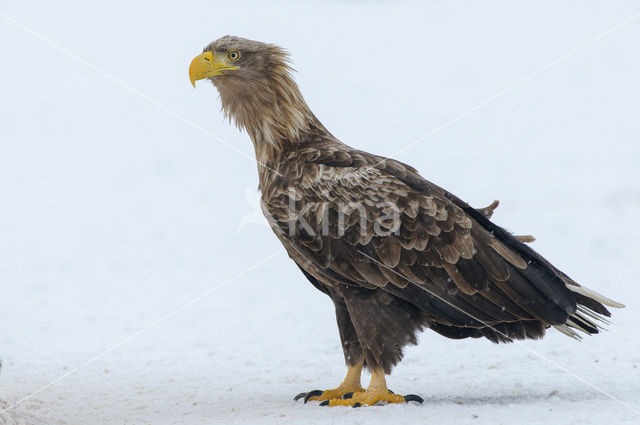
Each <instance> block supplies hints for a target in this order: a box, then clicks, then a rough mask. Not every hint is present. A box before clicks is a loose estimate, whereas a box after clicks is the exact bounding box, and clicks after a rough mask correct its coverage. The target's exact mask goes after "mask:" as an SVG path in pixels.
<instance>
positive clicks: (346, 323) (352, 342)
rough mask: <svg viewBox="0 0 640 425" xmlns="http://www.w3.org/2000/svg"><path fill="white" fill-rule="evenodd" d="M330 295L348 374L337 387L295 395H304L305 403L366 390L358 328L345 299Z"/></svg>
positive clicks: (300, 396)
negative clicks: (352, 319) (352, 320)
mask: <svg viewBox="0 0 640 425" xmlns="http://www.w3.org/2000/svg"><path fill="white" fill-rule="evenodd" d="M329 296H330V297H331V299H332V300H333V302H334V304H335V307H336V319H337V321H338V331H339V332H340V340H341V341H342V350H343V351H344V359H345V362H346V363H347V376H346V377H345V378H344V381H342V383H341V384H340V385H338V387H337V388H333V389H330V390H324V391H322V390H313V391H309V392H308V393H300V394H298V395H297V396H295V398H294V400H299V399H301V398H303V397H304V402H305V403H306V402H307V401H309V400H315V401H322V400H331V399H333V398H342V396H343V395H345V394H348V393H356V392H361V391H364V388H362V385H361V384H360V375H361V374H362V367H363V366H364V354H363V352H362V348H361V347H360V343H359V342H358V337H357V335H356V330H355V329H354V327H353V324H352V323H351V319H350V317H349V312H348V311H347V306H346V305H345V303H344V301H343V300H342V299H340V297H338V296H337V295H336V294H334V293H330V294H329Z"/></svg>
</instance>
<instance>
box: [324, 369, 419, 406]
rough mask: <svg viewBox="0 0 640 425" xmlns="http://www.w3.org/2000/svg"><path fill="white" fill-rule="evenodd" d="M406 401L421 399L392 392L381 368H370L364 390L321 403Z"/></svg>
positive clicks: (346, 403) (361, 404)
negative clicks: (369, 374)
mask: <svg viewBox="0 0 640 425" xmlns="http://www.w3.org/2000/svg"><path fill="white" fill-rule="evenodd" d="M407 401H419V402H422V399H421V398H420V397H418V396H406V398H405V397H404V396H401V395H399V394H394V393H392V392H391V391H389V389H388V388H387V382H386V379H385V377H384V370H383V369H372V370H371V383H370V384H369V387H368V388H367V389H366V391H360V392H356V393H353V395H351V397H350V398H347V399H342V398H334V399H331V400H327V401H325V402H324V403H321V405H324V406H353V407H360V406H373V405H374V404H376V403H384V404H386V403H406V402H407Z"/></svg>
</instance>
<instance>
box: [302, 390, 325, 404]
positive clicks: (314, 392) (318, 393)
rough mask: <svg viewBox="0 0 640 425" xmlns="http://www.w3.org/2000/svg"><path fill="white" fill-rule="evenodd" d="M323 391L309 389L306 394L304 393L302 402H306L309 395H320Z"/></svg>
mask: <svg viewBox="0 0 640 425" xmlns="http://www.w3.org/2000/svg"><path fill="white" fill-rule="evenodd" d="M323 392H324V391H322V390H313V391H309V392H308V393H307V395H306V396H304V404H307V401H309V399H310V398H311V397H315V396H317V395H322V393H323Z"/></svg>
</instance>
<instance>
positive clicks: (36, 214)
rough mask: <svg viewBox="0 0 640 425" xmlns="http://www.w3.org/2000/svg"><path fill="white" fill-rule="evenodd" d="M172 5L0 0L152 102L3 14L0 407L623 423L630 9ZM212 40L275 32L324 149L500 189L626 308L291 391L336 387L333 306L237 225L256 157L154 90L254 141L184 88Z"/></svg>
mask: <svg viewBox="0 0 640 425" xmlns="http://www.w3.org/2000/svg"><path fill="white" fill-rule="evenodd" d="M171 3H173V4H172V5H170V4H171ZM171 3H170V2H158V1H153V2H152V1H148V2H141V3H135V4H134V3H132V2H124V1H114V2H97V1H92V2H80V1H77V2H66V4H57V2H56V4H55V6H54V3H53V2H45V1H42V2H33V1H23V2H11V3H9V2H2V3H0V4H1V7H0V12H1V13H2V14H6V15H7V16H8V17H10V18H12V19H15V20H17V21H18V22H19V23H21V24H23V25H24V26H26V27H28V28H29V29H31V30H32V31H35V32H37V33H39V34H40V35H42V36H43V37H45V38H47V39H49V40H51V41H52V42H54V43H57V44H58V45H59V46H61V47H62V48H64V49H66V50H68V51H69V52H71V53H73V54H75V55H77V56H78V57H79V58H81V59H83V60H84V61H86V62H88V63H89V64H92V65H94V66H95V67H97V68H98V69H99V70H101V71H102V72H104V73H106V74H108V75H110V76H113V77H114V78H115V79H118V80H120V81H122V82H123V83H125V84H126V85H129V86H130V87H132V88H134V89H135V90H138V91H139V92H140V93H141V94H144V95H145V96H148V99H145V98H143V97H141V96H140V95H138V94H135V93H133V92H132V91H131V90H128V89H126V88H124V87H123V86H122V85H119V84H117V83H116V82H115V81H113V80H112V79H109V78H107V77H106V76H105V75H104V74H101V73H100V72H97V71H96V70H95V69H92V68H91V67H90V66H88V65H87V64H86V63H82V62H80V61H78V60H76V59H74V58H72V57H70V56H69V55H67V54H65V53H63V52H62V51H61V50H59V49H56V48H53V47H52V45H51V44H48V43H47V42H45V41H43V40H42V39H40V38H38V37H37V36H36V35H34V34H33V33H31V32H29V31H28V30H26V29H25V28H21V27H20V26H18V25H17V24H16V23H14V22H11V21H10V20H9V19H8V18H7V16H0V40H2V42H1V48H2V66H0V94H1V96H2V101H1V102H0V132H1V133H0V358H2V361H3V363H4V366H3V369H2V372H1V374H0V404H1V405H2V406H3V407H4V408H7V407H9V406H13V407H11V408H9V409H5V410H0V424H2V425H6V424H11V425H13V424H124V423H131V424H138V423H141V424H154V425H157V424H174V423H175V424H182V423H184V424H199V423H203V424H205V423H206V424H211V423H224V424H228V423H238V424H241V423H258V424H272V423H290V424H325V423H326V424H328V423H333V424H341V423H345V424H364V423H367V424H390V423H394V424H395V423H409V424H415V423H433V424H465V423H468V424H500V423H504V424H513V423H518V424H525V423H526V424H543V423H544V424H549V423H552V424H565V423H566V424H568V423H580V424H599V425H600V424H620V423H628V424H637V423H640V414H638V410H640V339H639V333H638V328H637V326H638V323H639V320H640V315H639V313H638V306H639V304H640V289H639V288H640V278H639V275H640V260H639V258H640V249H639V245H638V242H639V241H640V230H639V229H640V226H639V225H638V223H639V221H640V220H639V219H640V165H639V164H640V120H639V119H638V116H639V115H638V114H639V111H640V84H639V83H638V75H640V59H639V57H638V48H637V47H638V46H637V45H638V39H640V18H638V19H637V20H634V21H632V22H628V23H626V24H625V25H623V26H621V27H617V28H615V27H616V25H618V24H620V23H623V22H625V21H626V20H628V19H629V18H631V17H632V16H634V14H636V13H638V12H639V11H640V6H639V5H638V3H637V2H633V1H611V2H577V1H564V2H557V1H549V2H540V1H535V2H533V1H532V2H510V1H503V2H474V1H467V2H455V4H453V2H445V1H438V2H430V3H429V4H428V5H422V3H398V2H382V1H378V2H355V1H352V2H322V3H317V4H310V3H305V2H296V3H295V4H287V3H275V4H273V3H270V4H269V5H268V6H267V5H266V2H265V3H264V4H263V3H262V2H257V1H255V2H246V3H242V2H236V1H234V2H231V1H230V2H215V1H201V2H198V3H191V2H171ZM178 3H180V5H178ZM612 28H615V29H614V30H613V31H611V32H610V33H607V34H605V35H604V36H603V37H602V38H600V39H598V40H596V41H594V42H593V43H591V44H589V45H587V46H585V47H584V49H582V50H580V51H578V52H576V53H575V54H573V55H571V56H570V57H566V58H565V59H563V60H562V61H560V62H558V63H555V64H553V65H552V66H550V67H548V68H546V69H545V70H544V71H543V72H541V73H539V74H536V75H534V76H533V77H532V78H530V79H528V80H527V81H526V82H524V83H523V84H521V85H518V86H517V87H513V88H512V89H511V90H509V91H508V92H506V93H504V94H503V95H501V96H500V97H498V98H496V99H494V100H493V101H491V102H489V103H487V104H486V105H484V106H482V107H481V108H479V109H477V110H475V111H473V112H472V113H470V114H468V115H466V116H464V117H463V118H461V119H459V120H457V121H456V122H454V123H452V124H451V125H449V126H448V127H446V128H444V129H442V131H439V132H437V133H435V134H433V135H431V136H430V137H428V138H426V139H425V140H423V141H421V142H420V143H418V144H416V145H415V146H413V147H411V148H410V149H407V150H405V151H403V152H401V153H398V154H396V153H397V152H398V151H399V150H400V149H402V148H403V147H405V146H406V145H408V144H410V143H412V142H414V141H415V140H417V139H418V138H420V137H422V136H424V135H426V134H428V133H430V132H432V131H433V130H434V129H437V128H439V127H441V126H442V125H443V124H445V123H447V122H449V121H450V120H452V119H455V118H456V117H458V116H460V115H461V114H463V113H465V112H467V111H469V110H471V109H472V108H474V107H475V106H477V105H479V104H481V103H482V102H484V101H485V100H487V99H490V98H492V97H493V96H494V95H496V94H498V93H500V92H502V91H503V90H504V89H506V88H508V87H510V86H512V85H513V84H515V83H518V82H519V81H521V80H523V79H525V78H527V77H528V76H530V75H532V74H533V73H535V72H536V71H538V70H541V69H542V68H544V67H546V66H547V65H549V64H552V63H553V62H554V61H555V60H557V59H558V58H561V57H563V55H565V54H567V53H569V52H572V51H573V50H574V49H577V48H578V47H580V46H583V45H584V44H585V43H587V42H588V41H589V40H592V39H594V38H596V37H598V36H599V35H601V34H603V33H605V32H606V31H608V30H610V29H612ZM224 34H235V35H240V36H245V37H248V38H254V39H259V40H264V41H270V42H276V43H278V44H280V45H282V46H285V47H287V48H288V49H290V51H291V53H292V55H293V60H294V62H295V67H296V68H297V70H298V75H297V80H298V81H299V84H300V86H301V88H302V91H303V93H304V95H305V97H306V99H307V101H308V103H309V104H310V105H311V106H312V108H313V110H314V111H315V113H316V115H317V116H318V117H320V119H321V120H323V122H324V123H325V125H326V126H327V127H328V128H329V129H331V130H332V131H333V132H334V134H335V135H336V136H338V137H339V138H341V139H342V140H343V141H344V142H346V143H349V144H351V145H354V146H357V147H359V148H362V149H366V150H369V151H372V152H375V153H378V154H383V155H393V156H394V157H396V158H398V159H400V160H402V161H406V162H409V163H411V164H412V165H414V166H416V167H417V168H418V169H419V170H421V172H422V174H423V175H424V176H425V177H427V178H429V179H430V180H432V181H434V182H436V183H438V184H440V185H442V186H444V187H446V188H448V189H449V190H451V191H452V192H454V193H456V194H457V195H458V196H460V197H462V198H463V199H466V200H467V201H469V202H470V203H471V204H472V205H477V206H484V205H486V204H488V203H490V202H491V201H492V200H493V199H500V200H501V202H502V205H501V207H500V208H499V209H498V211H497V213H496V215H495V217H494V218H495V220H496V221H497V222H498V223H499V224H501V225H503V226H505V227H507V228H509V229H511V230H513V231H514V232H516V233H531V234H533V235H535V236H536V237H537V238H538V241H537V242H535V244H534V247H535V248H536V249H537V250H539V251H540V252H542V253H543V254H544V255H545V256H546V257H548V258H549V259H550V260H552V261H553V262H554V263H555V264H557V265H558V266H559V267H560V268H561V269H563V270H565V271H566V272H568V273H569V274H570V275H571V276H572V277H574V278H575V279H576V280H577V281H579V282H581V283H583V284H585V285H586V286H588V287H590V288H592V289H595V290H597V291H599V292H602V293H604V294H606V295H608V296H610V297H611V298H614V299H616V300H619V301H622V302H624V303H625V304H626V305H627V308H626V309H624V310H621V311H615V312H614V313H615V317H614V323H613V325H612V326H611V327H610V332H607V333H603V334H601V335H597V336H594V337H591V338H587V339H585V341H583V342H582V343H578V342H576V341H573V340H571V339H569V338H566V337H564V336H563V335H560V334H559V333H557V332H553V331H552V332H550V333H549V335H548V337H547V338H545V339H544V340H542V341H530V342H526V343H524V344H519V345H517V344H513V345H501V346H497V345H493V344H491V343H489V342H488V341H484V340H467V341H452V340H447V339H445V338H442V337H440V336H438V335H435V334H433V333H425V334H423V335H422V336H421V341H420V345H419V346H417V347H411V348H409V349H408V350H407V352H406V358H405V360H404V361H403V362H402V363H401V365H400V366H399V367H397V368H396V369H395V370H394V373H393V374H392V376H391V377H390V378H389V379H388V382H389V386H390V388H392V389H393V390H395V391H396V392H400V393H404V394H407V393H416V394H420V395H422V396H423V397H424V398H425V403H424V404H423V405H421V406H416V405H402V406H386V407H373V408H362V409H351V408H333V409H329V408H321V407H318V406H317V404H308V405H303V404H301V403H295V402H293V400H292V397H293V396H294V395H295V394H296V393H298V392H300V391H305V390H311V389H316V388H319V389H322V388H329V387H333V386H335V385H336V384H338V383H339V382H340V381H341V380H342V378H343V374H344V367H343V359H342V353H341V350H340V345H339V340H338V333H337V329H336V326H335V320H334V316H333V314H334V313H333V309H332V305H331V303H330V301H329V300H328V298H326V297H325V296H324V295H322V294H320V293H319V292H318V291H316V290H315V289H314V288H313V287H312V286H311V285H310V284H308V283H307V282H306V281H305V279H304V278H303V276H302V275H301V274H300V272H299V271H297V270H296V267H294V266H293V264H292V263H291V262H290V261H289V260H288V259H287V258H286V255H284V254H283V253H282V252H281V248H280V246H279V244H278V242H277V241H276V239H275V237H274V236H273V235H272V234H271V231H270V230H269V229H268V228H267V226H266V225H265V223H264V221H263V220H262V219H258V218H257V216H256V215H255V199H256V197H257V194H256V191H255V187H256V185H257V177H256V167H255V164H254V163H253V162H252V161H251V160H250V159H248V158H246V157H244V156H243V155H241V154H239V153H238V152H236V151H234V150H232V149H231V148H229V147H228V146H225V145H224V144H222V143H221V142H220V141H219V140H216V139H215V138H213V137H210V136H208V135H207V134H205V133H204V132H202V131H200V130H198V129H197V128H195V127H194V126H191V125H190V124H188V123H185V122H184V121H183V120H181V119H179V118H177V117H176V116H175V115H172V114H171V113H168V112H167V110H165V109H163V108H161V107H158V106H157V105H156V104H154V103H152V102H151V101H150V100H152V101H155V102H157V103H159V104H160V105H163V107H165V108H168V109H169V110H170V111H173V112H175V114H177V115H179V116H183V117H185V118H187V119H188V120H189V121H191V122H192V123H195V124H196V125H198V126H201V127H202V128H204V129H205V130H206V131H208V132H210V133H213V134H215V135H216V136H217V137H219V138H221V139H223V140H225V141H226V142H227V143H228V144H229V145H231V146H233V147H234V148H236V149H238V150H240V151H242V152H245V153H246V154H247V155H249V156H252V155H253V153H252V148H251V145H250V142H249V140H248V137H247V136H246V135H245V134H242V133H239V132H238V131H237V130H236V129H235V128H234V127H233V126H230V125H229V124H228V123H226V122H224V121H223V119H222V116H221V114H220V113H219V103H218V100H217V94H216V92H215V90H214V88H213V87H212V86H210V85H209V84H199V86H198V90H193V89H192V88H191V86H190V85H189V82H188V79H187V66H188V63H189V61H190V60H191V58H192V57H193V56H194V55H196V54H198V53H199V52H200V51H201V48H202V46H204V45H206V44H207V43H209V42H210V41H211V40H213V39H216V38H218V37H219V36H222V35H224ZM263 260H264V261H263ZM545 359H546V360H545ZM49 384H51V385H49ZM36 391H37V393H35V394H33V393H34V392H36ZM604 393H607V394H609V395H610V396H611V397H613V398H616V399H618V400H619V401H615V400H613V399H612V398H611V397H609V396H607V395H605V394H604ZM25 397H26V399H25ZM16 403H18V404H16ZM622 403H624V404H627V405H628V406H630V408H629V407H625V406H624V405H623V404H622ZM633 409H635V412H634V410H633Z"/></svg>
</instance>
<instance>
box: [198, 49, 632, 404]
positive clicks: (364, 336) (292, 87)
mask: <svg viewBox="0 0 640 425" xmlns="http://www.w3.org/2000/svg"><path fill="white" fill-rule="evenodd" d="M234 52H235V53H234ZM236 53H237V55H236ZM231 68H233V69H231ZM190 71H191V78H192V82H193V81H194V80H196V79H201V78H210V79H211V81H213V84H214V85H215V86H216V87H217V89H218V90H219V93H220V99H221V101H222V108H223V110H224V112H225V114H226V115H227V116H228V117H230V118H231V119H233V120H235V122H236V124H237V125H238V126H239V127H240V128H243V129H245V130H246V131H247V132H248V133H249V135H250V137H251V140H252V141H253V144H254V147H255V152H256V159H257V161H258V163H259V165H258V171H259V173H258V174H259V182H260V183H259V186H260V190H261V192H262V209H263V211H264V213H265V216H266V217H267V219H268V220H269V223H270V225H271V227H272V228H273V230H274V232H275V234H276V236H277V237H278V238H279V239H280V241H281V242H282V244H283V245H284V247H285V248H286V250H287V252H288V254H289V256H290V257H291V258H292V259H293V260H294V261H295V262H296V264H297V265H298V267H300V269H301V270H302V272H303V273H304V275H305V276H306V277H307V279H308V280H309V281H310V282H311V283H312V284H313V285H314V286H315V287H316V288H318V289H319V290H321V291H322V292H324V293H325V294H327V295H329V296H330V297H331V299H332V300H333V302H334V304H335V307H336V316H337V321H338V327H339V331H340V337H341V339H342V346H343V349H344V354H345V359H346V362H347V365H348V366H349V374H348V376H347V379H345V382H343V384H341V386H340V387H338V388H337V389H335V390H328V391H325V392H312V393H309V394H311V395H309V394H307V396H306V397H305V400H308V399H310V398H311V399H319V400H323V399H326V400H329V399H331V400H332V401H331V402H330V404H331V405H335V404H344V403H342V402H341V401H340V400H337V398H339V397H340V396H341V395H342V394H341V391H342V392H347V391H345V390H349V391H360V390H361V387H360V383H359V382H360V381H359V373H360V369H361V368H362V366H363V365H364V366H366V367H369V368H370V369H371V370H372V372H373V374H374V378H373V380H372V383H371V385H370V387H369V389H368V390H367V391H365V392H362V394H364V395H363V396H360V395H359V396H358V397H360V398H358V400H360V401H358V403H362V404H371V402H375V401H378V400H383V401H389V402H399V401H404V399H400V398H392V399H387V398H385V397H383V396H382V395H381V394H382V393H383V392H384V390H381V388H382V387H384V388H385V389H386V386H384V373H389V372H390V371H391V368H392V367H393V366H394V365H395V364H396V363H397V362H398V361H400V359H401V358H402V348H403V347H404V346H405V345H406V344H408V343H415V342H416V332H417V331H419V330H421V329H423V328H430V329H432V330H434V331H436V332H438V333H440V334H442V335H444V336H447V337H450V338H466V337H483V336H484V337H486V338H488V339H490V340H492V341H494V342H500V341H511V340H513V339H524V338H540V337H542V336H543V335H544V333H545V329H547V328H548V327H550V326H555V327H556V328H557V329H559V330H560V331H561V332H563V333H565V334H567V335H569V336H572V337H578V334H577V333H576V330H580V331H583V332H586V333H597V332H598V326H597V325H596V323H595V322H596V321H597V320H598V319H601V317H600V316H601V315H604V316H609V315H610V313H609V311H608V310H607V309H606V307H605V305H608V306H614V307H620V305H619V304H617V303H615V302H614V301H611V300H609V299H607V298H605V297H603V296H601V295H599V294H597V293H595V292H593V291H590V290H588V289H586V288H583V287H581V286H579V285H578V284H577V283H575V282H574V281H573V280H571V279H570V278H569V277H567V276H566V275H565V274H564V273H562V272H560V271H559V270H557V269H556V268H555V267H554V266H552V265H551V264H550V263H549V262H548V261H546V260H545V259H544V258H543V257H541V256H540V255H539V254H537V253H536V252H535V251H534V250H533V249H531V248H530V247H529V246H527V245H526V244H525V243H523V241H528V240H530V238H528V237H516V236H513V235H511V234H510V233H509V232H507V231H505V230H504V229H502V228H501V227H499V226H497V225H495V224H494V223H492V222H491V221H490V220H489V218H490V217H491V214H492V212H493V209H495V207H496V206H497V203H494V204H492V205H491V206H490V207H487V208H485V209H482V210H476V209H474V208H472V207H470V206H469V205H468V204H466V203H465V202H463V201H462V200H460V199H459V198H457V197H456V196H454V195H452V194H450V193H448V192H447V191H445V190H444V189H442V188H440V187H438V186H436V185H434V184H433V183H431V182H429V181H427V180H425V179H424V178H422V177H421V176H420V175H419V174H418V173H417V171H416V170H415V169H413V168H412V167H410V166H408V165H406V164H402V163H400V162H398V161H395V160H392V159H387V158H382V157H379V156H376V155H372V154H369V153H367V152H363V151H359V150H357V149H354V148H351V147H349V146H347V145H345V144H343V143H342V142H340V141H339V140H337V139H336V138H335V137H334V136H333V135H331V133H330V132H329V131H327V129H325V128H324V126H323V125H322V124H321V123H320V122H319V121H318V119H317V118H316V117H315V116H314V115H313V113H312V112H311V111H310V110H309V108H308V106H307V104H306V103H305V101H304V99H303V98H302V96H301V94H300V92H299V90H298V87H297V85H296V83H295V82H294V80H293V79H292V78H291V75H290V71H291V68H290V67H289V65H288V62H287V55H286V53H285V52H284V51H283V50H282V49H280V48H279V47H276V46H273V45H269V44H264V43H259V42H255V41H250V40H245V39H241V38H237V37H230V36H227V37H223V38H221V39H219V40H217V41H215V42H213V43H211V44H210V45H209V46H207V47H206V48H205V49H204V53H203V54H202V55H201V56H199V57H197V58H196V59H194V62H193V63H192V68H191V70H190ZM380 374H382V378H380ZM356 376H357V379H356ZM373 393H376V394H377V396H376V397H377V398H375V397H374V398H371V397H372V396H371V394H373ZM358 394H360V393H358ZM381 397H382V398H381ZM398 397H401V396H398Z"/></svg>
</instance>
